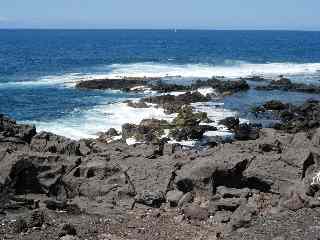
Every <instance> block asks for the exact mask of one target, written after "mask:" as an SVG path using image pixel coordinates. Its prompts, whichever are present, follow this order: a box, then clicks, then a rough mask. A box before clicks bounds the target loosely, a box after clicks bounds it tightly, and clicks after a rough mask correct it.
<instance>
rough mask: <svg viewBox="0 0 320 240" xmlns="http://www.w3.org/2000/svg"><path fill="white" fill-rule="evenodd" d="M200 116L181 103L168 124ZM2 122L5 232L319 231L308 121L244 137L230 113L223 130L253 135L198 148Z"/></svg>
mask: <svg viewBox="0 0 320 240" xmlns="http://www.w3.org/2000/svg"><path fill="white" fill-rule="evenodd" d="M277 108H278V107H277ZM289 109H290V108H289ZM297 109H299V110H295V111H297V112H300V111H301V112H303V114H304V115H303V116H304V118H305V119H307V120H312V119H317V114H318V103H317V102H314V101H312V102H310V101H309V102H307V103H306V104H305V105H303V106H299V107H297ZM277 111H284V110H277ZM190 113H191V114H190ZM301 116H302V114H301ZM201 117H203V116H202V115H201V114H200V115H196V116H195V115H194V113H192V112H189V111H188V110H187V109H185V111H184V112H183V113H181V116H180V118H178V119H176V121H174V122H175V125H176V126H180V127H183V126H188V125H189V124H191V125H196V126H197V124H199V119H200V118H201ZM2 118H3V121H2V123H1V129H0V135H1V136H2V137H3V138H2V139H5V141H1V142H0V214H1V219H2V220H1V221H2V223H1V227H0V236H1V237H2V236H5V237H7V238H9V239H10V238H11V239H18V238H19V237H20V236H22V235H23V239H27V240H29V239H30V240H31V239H59V238H61V237H71V236H72V235H76V236H74V237H76V238H79V239H151V238H152V236H155V234H157V236H161V238H162V239H175V238H176V237H178V236H180V238H181V237H182V238H183V239H190V240H191V239H195V238H194V237H195V236H200V235H198V234H201V237H202V238H203V239H208V240H209V239H214V238H212V237H215V238H217V239H241V238H242V239H273V238H279V237H284V238H285V239H316V238H315V237H317V234H318V230H319V229H318V227H317V226H318V225H319V223H320V222H319V217H318V216H319V209H320V201H319V199H318V197H319V196H320V183H319V182H318V181H319V179H317V175H318V172H319V166H320V150H319V149H320V130H319V128H316V127H315V126H316V125H304V128H301V129H300V130H301V131H299V132H298V133H290V132H285V131H278V130H275V129H260V130H259V138H256V139H255V138H253V137H250V138H247V137H248V136H251V135H250V134H251V130H252V129H251V128H249V130H250V131H249V135H248V128H247V126H246V127H245V128H244V129H245V130H243V129H242V127H241V124H239V123H238V121H237V120H236V119H229V120H230V121H226V122H227V123H228V126H229V127H230V128H232V129H233V130H234V131H236V130H237V129H241V131H244V132H245V133H246V134H245V135H244V136H246V139H250V141H244V140H243V139H242V141H234V142H233V143H224V144H218V145H217V146H216V147H214V148H208V149H202V150H199V149H185V148H182V147H179V145H170V144H168V143H164V142H161V141H160V142H147V143H143V144H135V145H130V146H129V145H127V144H125V143H124V142H123V141H115V142H111V143H106V142H104V141H101V140H99V139H91V140H89V139H87V140H81V141H73V140H70V139H67V138H64V137H60V136H57V135H54V134H51V133H45V132H42V133H39V134H36V132H35V129H34V128H33V127H32V126H26V125H19V124H16V123H15V122H14V121H12V120H10V119H7V118H4V117H2ZM229 123H231V124H229ZM234 123H236V124H234ZM162 125H163V123H162V122H161V121H159V120H156V119H147V120H144V121H142V122H141V123H140V124H139V125H138V128H139V127H143V128H146V129H148V131H149V132H150V131H151V132H152V131H158V130H159V129H161V128H162ZM251 127H252V128H253V126H251ZM136 128H137V126H127V127H125V131H124V133H123V134H125V136H130V135H131V134H132V132H135V131H138V133H139V134H140V133H141V132H140V129H138V130H137V129H136ZM310 129H311V130H312V131H309V130H310ZM305 130H308V131H305ZM21 132H22V133H23V134H19V133H21ZM142 133H143V134H144V133H145V132H144V130H143V131H142ZM241 134H242V133H241ZM26 136H28V137H26ZM242 136H243V135H242ZM17 139H18V140H19V141H17ZM253 139H254V140H253ZM27 140H28V141H27ZM43 211H44V212H43ZM61 211H62V212H61ZM43 213H44V214H43ZM2 214H5V215H2ZM17 219H18V220H17ZM29 219H30V220H29ZM12 220H16V221H12ZM14 223H15V224H14ZM66 224H70V225H66ZM64 226H69V227H64ZM70 226H74V227H70ZM75 229H76V231H74V230H75ZM21 232H22V233H21ZM59 233H61V234H60V236H59ZM62 233H63V234H62ZM130 234H132V235H130ZM62 235H64V236H62Z"/></svg>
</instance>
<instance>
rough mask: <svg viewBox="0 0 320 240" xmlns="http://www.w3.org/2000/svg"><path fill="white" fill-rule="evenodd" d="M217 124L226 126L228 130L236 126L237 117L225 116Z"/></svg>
mask: <svg viewBox="0 0 320 240" xmlns="http://www.w3.org/2000/svg"><path fill="white" fill-rule="evenodd" d="M219 124H221V125H224V126H226V127H227V128H228V129H229V130H233V129H235V128H237V127H238V126H239V124H240V121H239V118H235V117H227V118H224V119H222V120H220V121H219Z"/></svg>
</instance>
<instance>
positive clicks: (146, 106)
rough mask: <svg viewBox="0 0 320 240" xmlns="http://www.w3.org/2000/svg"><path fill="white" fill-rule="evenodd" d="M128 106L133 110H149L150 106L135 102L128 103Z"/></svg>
mask: <svg viewBox="0 0 320 240" xmlns="http://www.w3.org/2000/svg"><path fill="white" fill-rule="evenodd" d="M127 104H128V106H129V107H132V108H149V106H148V104H146V103H145V102H141V101H139V102H133V101H128V103H127Z"/></svg>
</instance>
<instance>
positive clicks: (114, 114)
mask: <svg viewBox="0 0 320 240" xmlns="http://www.w3.org/2000/svg"><path fill="white" fill-rule="evenodd" d="M175 116H176V115H175V114H171V115H167V114H165V113H164V110H163V109H161V108H155V107H150V108H144V109H139V108H131V107H128V106H127V104H126V103H115V104H107V105H102V106H97V107H94V108H93V109H91V110H88V111H84V112H82V113H81V114H80V115H77V116H75V115H73V114H71V115H68V116H66V117H64V118H61V119H58V120H54V121H48V122H45V121H41V122H28V123H32V124H35V125H36V127H37V130H38V131H49V132H53V133H55V134H58V135H62V136H66V137H69V138H71V139H81V138H96V137H97V133H98V132H103V131H107V130H108V129H109V128H115V129H117V130H118V131H121V126H122V125H123V124H124V123H134V124H139V123H140V122H141V120H143V119H146V118H157V119H165V120H168V121H171V120H172V119H173V118H174V117H175Z"/></svg>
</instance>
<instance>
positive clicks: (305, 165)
mask: <svg viewBox="0 0 320 240" xmlns="http://www.w3.org/2000/svg"><path fill="white" fill-rule="evenodd" d="M314 164H315V161H314V156H313V153H310V154H309V156H308V158H307V159H306V160H305V161H304V162H303V169H302V179H304V178H305V177H306V171H307V170H308V168H309V167H310V166H312V165H314Z"/></svg>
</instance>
